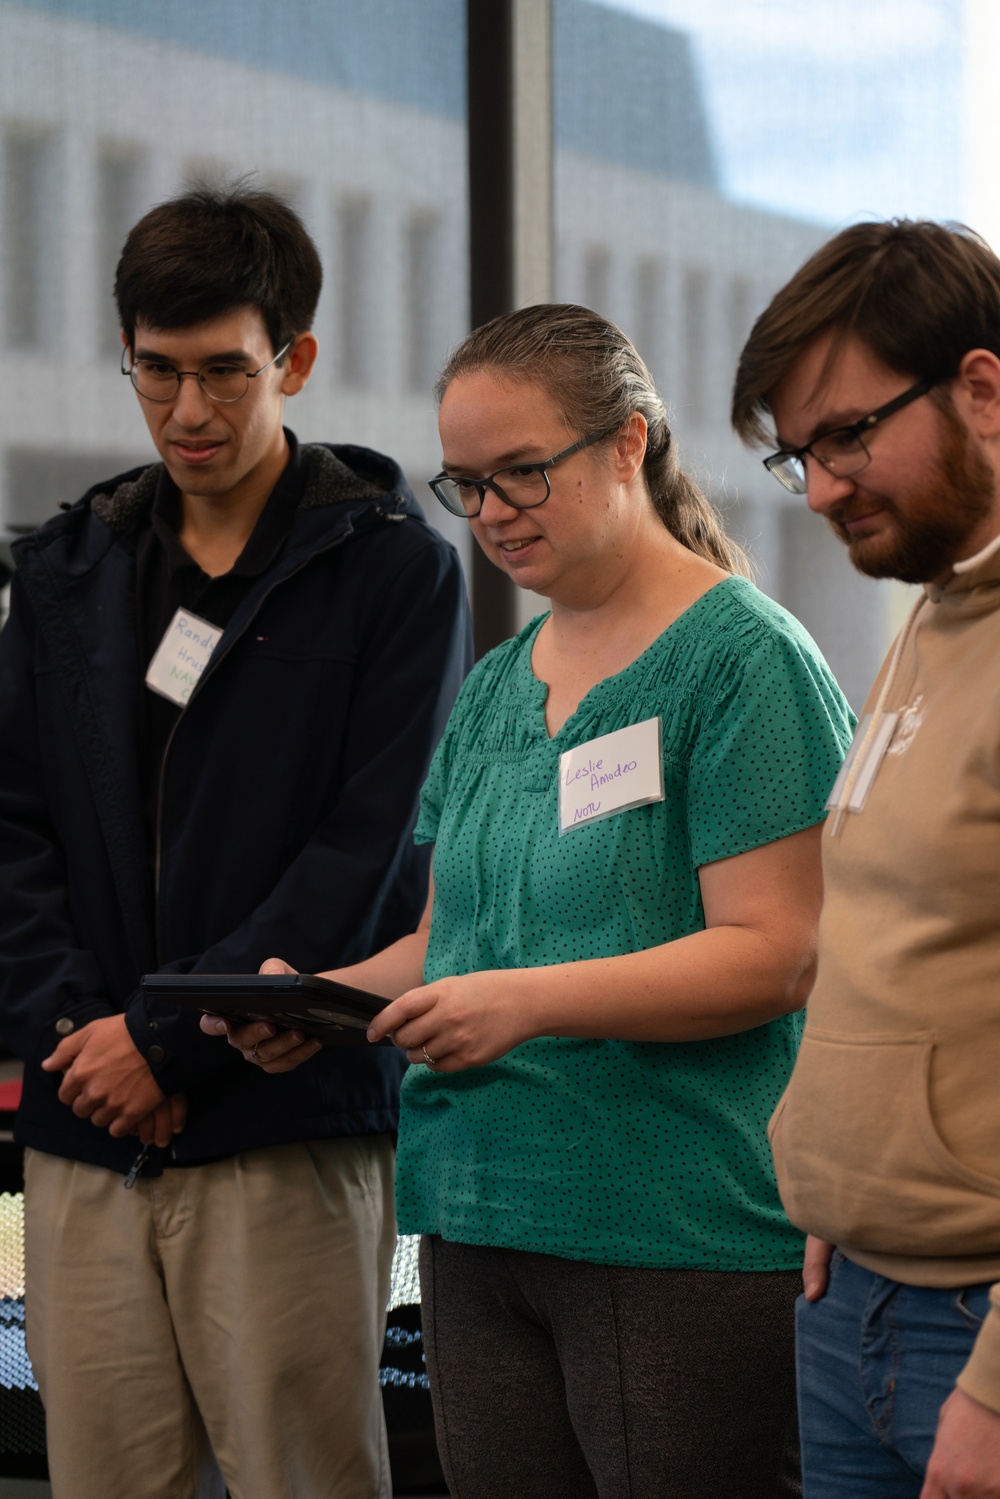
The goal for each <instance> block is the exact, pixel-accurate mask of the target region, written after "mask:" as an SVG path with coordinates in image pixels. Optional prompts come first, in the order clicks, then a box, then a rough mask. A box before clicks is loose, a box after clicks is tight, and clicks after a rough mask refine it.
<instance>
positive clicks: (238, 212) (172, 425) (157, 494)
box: [0, 187, 469, 1499]
mask: <svg viewBox="0 0 1000 1499" xmlns="http://www.w3.org/2000/svg"><path fill="white" fill-rule="evenodd" d="M320 281H321V270H320V264H319V259H318V256H317V254H316V250H315V247H314V245H313V243H312V241H311V239H310V238H309V235H308V234H307V232H306V230H305V228H304V226H303V225H302V223H301V221H300V220H299V219H298V218H297V216H296V215H295V214H294V213H293V212H292V211H291V210H290V209H289V208H288V207H287V205H285V204H284V203H283V202H282V201H281V200H280V199H278V198H276V197H274V196H273V195H271V194H268V193H263V192H256V191H252V190H249V189H247V188H244V187H238V188H237V189H235V190H232V191H229V190H219V191H215V190H209V189H198V190H194V191H192V192H189V193H187V194H185V195H184V196H183V197H181V198H178V199H175V200H173V201H171V202H168V203H165V204H161V205H160V206H159V207H158V208H155V209H153V210H152V211H151V212H150V213H149V214H147V215H146V216H145V217H144V218H143V219H142V220H141V221H140V222H139V223H138V224H137V225H136V226H135V228H134V229H133V230H132V231H131V233H130V234H129V236H128V239H127V241H126V244H125V248H124V251H123V253H122V257H121V261H120V263H119V267H118V275H117V281H116V289H115V290H116V298H117V302H118V308H119V313H120V316H121V322H122V329H123V334H122V339H123V346H124V353H123V360H122V372H123V374H125V375H127V376H128V378H129V379H130V380H131V383H132V386H133V387H134V390H135V398H136V399H138V401H139V404H140V408H141V410H142V413H143V416H144V417H145V420H146V423H147V426H148V428H149V432H150V435H151V437H152V440H153V443H154V445H155V447H156V449H157V452H158V454H159V457H160V460H161V461H160V462H159V463H156V464H153V465H152V466H149V467H143V468H139V469H135V470H133V471H132V472H130V473H127V474H122V475H119V476H118V477H117V478H114V479H111V480H109V481H108V482H107V483H103V484H99V485H96V486H95V487H94V488H93V489H91V490H90V491H89V492H88V493H87V494H86V495H85V496H84V497H83V499H82V500H81V501H80V502H79V503H78V504H76V505H73V506H72V507H70V508H69V509H68V511H67V513H66V514H65V515H63V516H61V517H59V518H57V519H55V520H53V521H51V522H50V523H49V524H48V525H46V526H44V527H43V528H42V529H41V530H40V531H39V532H37V533H36V534H35V535H33V536H31V537H29V538H26V539H25V540H24V541H22V542H21V543H19V544H18V548H17V564H18V565H17V573H16V576H15V581H14V587H13V595H12V601H11V615H10V620H9V623H8V625H7V626H6V628H5V629H4V631H3V634H2V636H0V951H2V955H3V961H2V964H0V1033H2V1034H3V1037H4V1040H5V1041H6V1042H7V1043H8V1044H9V1045H10V1046H12V1047H14V1048H15V1050H17V1051H18V1053H19V1054H20V1055H21V1056H22V1057H23V1058H24V1061H25V1084H24V1102H23V1106H22V1110H21V1114H20V1116H19V1122H18V1129H17V1133H18V1137H19V1139H21V1140H22V1141H23V1143H24V1144H25V1145H26V1146H27V1147H29V1148H28V1150H27V1155H26V1234H25V1236H26V1248H27V1260H28V1263H27V1297H26V1299H27V1340H28V1348H29V1353H30V1356H31V1359H32V1362H33V1366H34V1369H35V1372H36V1374H37V1377H38V1382H39V1387H40V1390H41V1393H42V1397H43V1400H44V1402H45V1406H46V1413H47V1420H48V1440H49V1454H50V1468H51V1472H52V1477H53V1486H54V1492H55V1493H56V1494H58V1495H59V1496H60V1499H194V1496H196V1495H197V1496H198V1499H205V1496H208V1495H212V1496H216V1495H218V1496H221V1495H222V1494H223V1492H224V1491H225V1487H226V1485H227V1484H228V1487H229V1489H230V1491H231V1492H232V1493H233V1494H234V1495H236V1494H238V1495H240V1496H241V1499H335V1496H336V1499H356V1496H358V1495H361V1494H365V1495H378V1496H381V1499H387V1496H388V1495H389V1494H390V1492H391V1482H390V1476H389V1472H388V1466H387V1460H386V1449H385V1431H384V1424H383V1420H382V1411H381V1398H380V1392H379V1387H378V1378H377V1372H378V1364H379V1357H380V1353H381V1342H382V1331H383V1327H384V1319H385V1308H386V1304H387V1299H388V1275H389V1266H390V1261H391V1256H392V1249H393V1244H394V1237H395V1234H394V1217H393V1209H392V1163H393V1132H394V1130H395V1128H396V1121H397V1094H398V1085H399V1080H400V1074H401V1071H402V1063H401V1059H400V1057H399V1055H398V1053H396V1052H394V1051H393V1050H391V1049H385V1050H382V1049H375V1048H369V1047H354V1048H343V1047H342V1048H333V1047H331V1048H328V1049H326V1050H325V1051H323V1053H322V1055H319V1056H317V1057H316V1059H315V1061H314V1062H313V1064H312V1066H311V1067H310V1068H309V1069H308V1075H307V1074H306V1073H302V1074H301V1075H300V1076H299V1077H295V1078H288V1079H280V1078H268V1077H265V1076H263V1075H262V1074H261V1072H260V1070H259V1069H258V1068H256V1067H254V1066H247V1065H246V1064H245V1063H244V1062H243V1060H242V1059H241V1058H240V1057H238V1056H237V1055H236V1054H235V1053H234V1052H233V1051H232V1050H231V1049H230V1048H229V1047H225V1046H220V1045H219V1043H218V1041H217V1040H213V1039H212V1038H210V1037H208V1036H206V1035H203V1034H202V1032H201V1031H200V1029H199V1026H198V1017H197V1015H196V1014H194V1013H181V1012H180V1011H178V1010H177V1009H176V1008H174V1007H172V1006H170V1005H169V1004H167V1003H165V1002H162V1001H152V1000H147V999H144V998H143V996H142V994H141V992H140V991H139V980H140V977H141V975H142V974H143V973H145V972H148V971H152V970H160V971H167V972H181V973H186V972H198V971H201V972H206V973H220V972H221V973H225V972H233V973H246V972H254V971H255V970H256V969H257V967H258V966H259V964H260V962H261V961H262V959H264V958H266V957H267V956H269V955H270V954H272V953H274V952H281V953H285V954H287V955H288V956H289V957H290V958H291V959H292V960H293V961H294V962H295V964H296V966H297V967H299V968H300V969H303V970H305V971H315V970H316V969H317V968H321V967H328V966H329V964H330V963H331V962H335V963H348V962H351V961H353V960H356V959H358V958H362V957H364V956H365V955H366V954H368V953H370V952H372V951H376V950H378V949H380V948H382V947H384V946H385V944H386V943H387V942H388V941H391V940H393V939H394V938H395V937H398V936H400V935H402V934H403V933H404V932H407V931H409V930H411V928H412V927H413V925H414V924H415V922H416V920H417V918H418V916H419V913H420V911H421V909H422V906H423V903H424V899H425V897H426V889H427V862H426V858H425V856H424V854H423V851H420V850H417V849H416V848H415V847H414V845H413V842H412V837H411V833H412V828H413V824H414V820H415V815H416V806H417V795H418V792H419V788H420V785H421V782H422V779H423V775H424V771H425V768H426V766H427V763H428V761H429V758H430V754H431V751H432V750H433V747H434V745H435V743H436V741H437V739H438V737H439V734H440V731H441V729H442V728H443V725H444V721H445V719H446V716H447V713H448V711H449V709H450V706H451V703H452V701H453V699H454V697H455V694H456V692H457V689H458V686H459V685H460V682H461V679H462V677H463V675H464V673H465V671H466V670H467V667H468V664H469V630H468V619H467V609H466V604H465V597H464V588H463V584H462V580H461V575H460V569H459V566H458V561H457V558H456V556H455V554H454V552H453V550H452V549H451V548H450V547H449V546H447V545H446V544H445V543H444V542H443V541H442V540H441V538H440V537H438V536H437V535H436V534H435V533H434V532H433V531H431V530H430V528H429V527H428V526H427V525H426V523H425V521H424V519H423V516H422V515H421V513H420V511H419V508H418V507H417V505H416V503H415V502H414V500H413V498H412V496H411V495H410V493H409V491H408V489H407V487H406V485H405V483H404V481H403V478H402V474H401V473H400V470H399V468H398V467H397V466H396V464H395V463H393V462H392V460H391V459H388V458H386V457H384V456H382V455H381V454H378V453H374V452H372V451H370V450H369V449H367V448H361V447H352V446H327V445H325V444H308V445H306V444H303V445H300V444H299V443H298V442H297V440H296V438H295V436H294V434H293V433H291V432H290V431H288V430H287V429H286V428H284V426H283V424H282V417H283V411H284V404H285V400H286V398H288V397H290V396H294V395H296V394H298V393H299V392H300V391H301V390H302V389H303V388H304V387H305V385H306V383H307V381H308V379H309V377H310V374H311V371H312V369H313V365H314V361H315V359H316V354H317V341H316V339H315V337H314V335H313V333H312V332H311V329H312V323H313V315H314V311H315V307H316V301H317V297H318V294H319V290H320ZM130 394H131V393H130ZM316 1049H317V1050H318V1043H317V1048H316Z"/></svg>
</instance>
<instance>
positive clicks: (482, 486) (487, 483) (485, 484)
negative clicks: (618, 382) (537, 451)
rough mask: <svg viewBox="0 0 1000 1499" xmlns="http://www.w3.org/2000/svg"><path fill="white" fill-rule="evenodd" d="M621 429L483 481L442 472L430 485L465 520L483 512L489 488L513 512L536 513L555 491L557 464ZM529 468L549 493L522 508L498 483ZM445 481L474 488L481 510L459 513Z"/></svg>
mask: <svg viewBox="0 0 1000 1499" xmlns="http://www.w3.org/2000/svg"><path fill="white" fill-rule="evenodd" d="M617 430H618V428H617V426H614V427H609V428H608V429H607V431H605V432H592V433H591V434H590V435H589V437H581V438H580V441H579V442H574V443H571V444H570V446H569V447H568V448H563V450H562V452H561V453H556V455H555V457H554V458H543V459H542V460H541V462H539V463H509V464H507V465H506V467H504V468H497V469H494V470H493V472H492V474H486V475H485V476H484V477H483V478H482V479H473V478H472V477H471V476H470V475H468V474H443V473H442V474H435V476H434V478H433V479H428V481H427V482H428V484H429V485H430V487H431V489H433V491H434V496H435V499H437V500H439V501H440V502H441V504H442V505H443V506H444V508H445V509H446V510H447V511H448V512H449V514H450V515H458V516H462V517H464V519H465V520H473V519H474V518H475V516H477V515H478V514H479V511H480V510H482V508H483V501H484V500H485V498H486V491H487V490H488V489H492V491H493V493H494V494H495V495H496V496H497V497H498V498H499V499H501V500H503V502H504V504H505V505H509V506H510V507H511V509H512V510H534V509H536V508H537V506H539V505H544V504H545V501H546V500H547V499H548V497H549V495H550V494H551V493H552V488H551V485H550V484H549V475H548V470H549V469H550V468H552V466H553V465H554V464H556V463H562V461H563V459H564V458H569V457H571V456H572V454H573V453H579V452H580V451H581V450H582V449H583V448H589V447H590V446H591V444H593V443H595V442H601V441H602V439H603V438H605V437H610V436H611V434H612V432H617ZM529 469H530V470H531V471H532V472H534V473H538V474H541V476H542V478H543V479H544V480H545V493H544V494H543V495H542V498H541V499H540V500H532V501H530V503H529V504H527V505H522V504H519V503H518V501H517V500H512V499H511V498H510V496H509V495H506V494H504V492H503V489H502V488H501V486H500V485H499V484H498V483H497V482H496V481H497V479H498V478H499V477H500V476H501V475H502V474H513V473H518V474H523V473H524V472H525V471H526V470H529ZM445 482H447V483H449V484H468V485H469V486H470V488H472V489H474V490H475V491H476V492H477V494H478V495H479V506H478V508H477V509H476V510H467V509H466V508H465V506H464V505H463V506H462V508H461V510H456V509H455V508H454V506H453V505H451V504H450V503H449V501H448V500H446V499H445V498H444V495H443V494H442V493H441V491H440V489H439V488H438V485H440V484H443V483H445Z"/></svg>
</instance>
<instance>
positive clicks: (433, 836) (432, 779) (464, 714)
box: [413, 656, 489, 843]
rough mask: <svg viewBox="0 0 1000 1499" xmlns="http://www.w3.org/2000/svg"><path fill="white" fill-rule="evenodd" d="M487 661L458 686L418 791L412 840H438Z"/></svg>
mask: <svg viewBox="0 0 1000 1499" xmlns="http://www.w3.org/2000/svg"><path fill="white" fill-rule="evenodd" d="M488 663H489V657H488V656H487V657H484V659H483V660H482V661H480V662H479V663H478V664H477V665H476V666H474V667H473V668H472V671H471V672H470V673H469V675H468V676H467V677H466V679H465V681H464V682H463V683H462V686H461V687H460V689H459V693H458V697H457V698H456V699H455V706H454V707H453V708H452V710H451V713H450V714H449V715H448V722H447V723H446V724H445V728H444V733H443V734H442V735H441V742H440V744H439V745H438V747H437V749H436V750H435V751H434V758H433V759H432V760H431V763H430V768H429V770H428V772H427V779H426V780H425V781H424V784H423V787H422V789H421V792H420V812H419V814H418V816H417V825H416V827H415V828H414V830H413V841H414V843H436V842H437V834H438V826H439V824H440V822H441V814H442V812H443V811H444V805H445V801H446V799H447V796H448V785H449V782H450V780H451V775H452V767H453V765H454V763H455V757H456V750H457V746H458V742H459V741H460V740H461V738H462V737H463V733H464V731H465V730H466V729H467V728H468V725H469V720H470V717H471V718H473V719H474V718H475V716H476V703H477V701H478V699H479V695H480V691H481V685H482V681H483V673H484V668H485V667H486V666H487V665H488Z"/></svg>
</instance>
